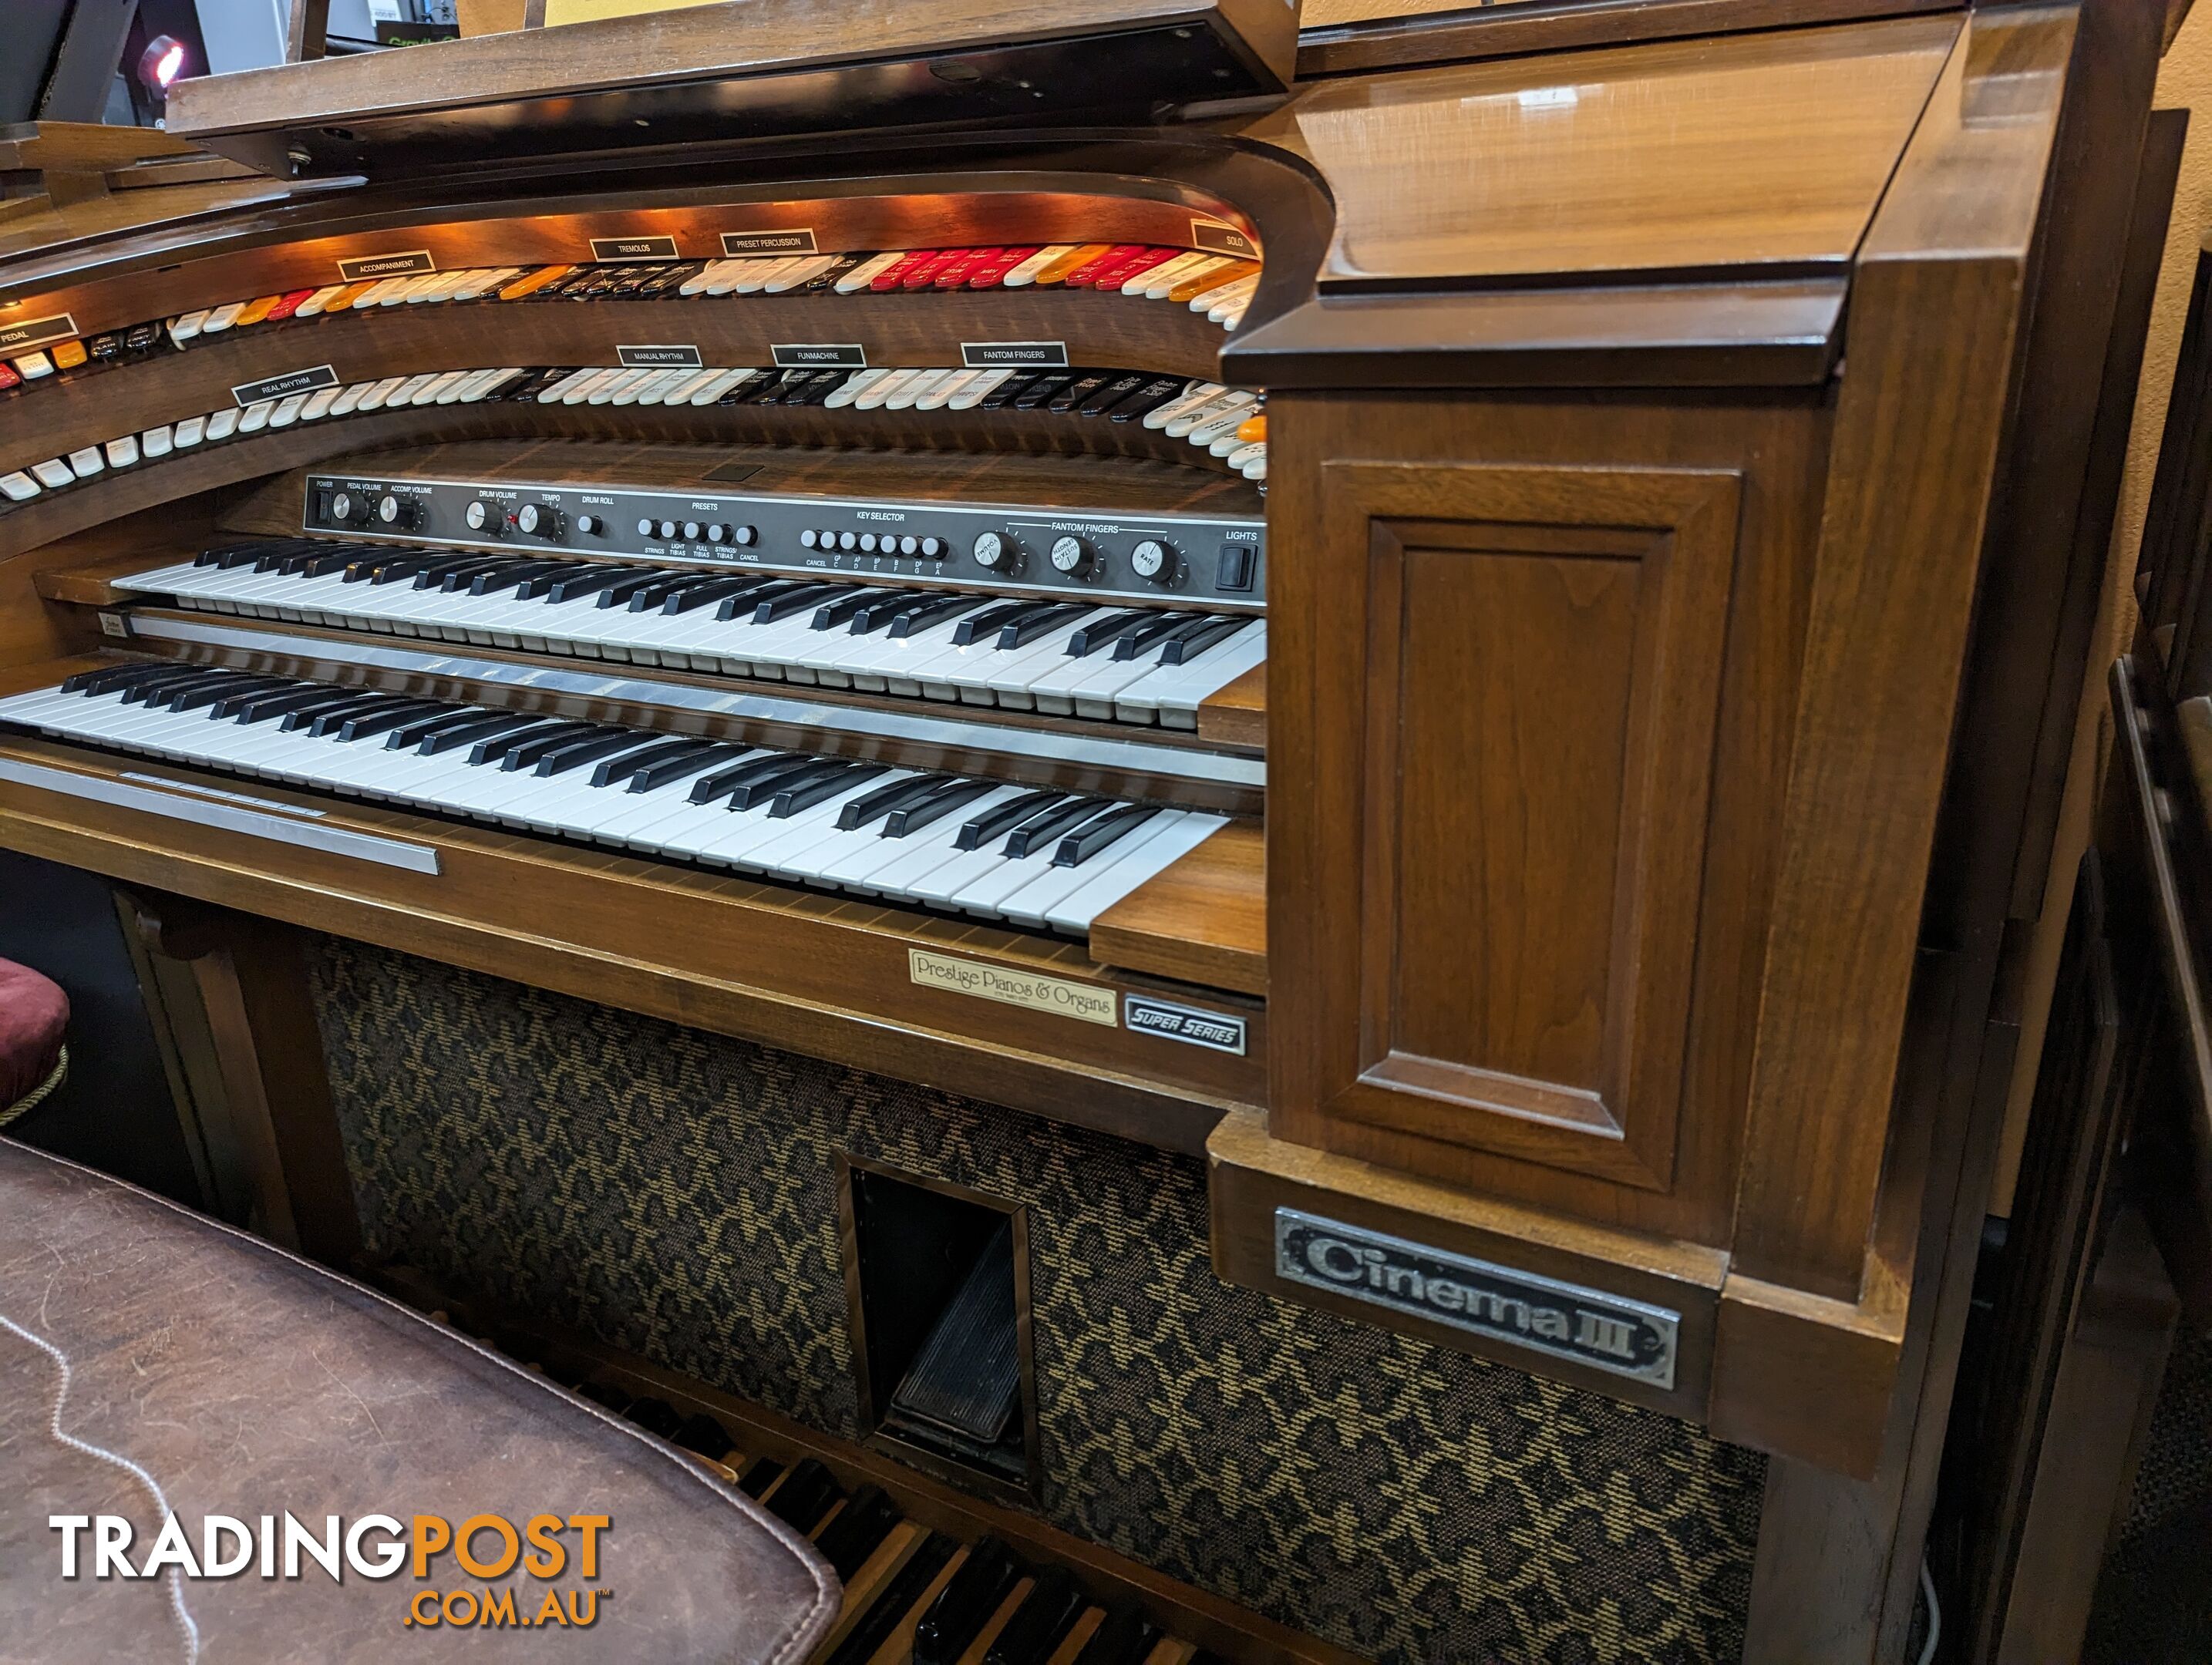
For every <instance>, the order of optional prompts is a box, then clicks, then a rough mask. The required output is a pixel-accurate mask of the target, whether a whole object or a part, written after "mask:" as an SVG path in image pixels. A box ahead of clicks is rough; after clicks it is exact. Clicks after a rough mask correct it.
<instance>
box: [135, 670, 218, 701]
mask: <svg viewBox="0 0 2212 1665" xmlns="http://www.w3.org/2000/svg"><path fill="white" fill-rule="evenodd" d="M207 675H208V667H207V666H206V665H164V666H162V668H161V671H159V672H158V673H157V674H155V675H154V676H151V677H143V678H138V679H137V680H135V681H133V682H131V683H129V684H126V685H125V687H124V689H123V703H124V704H125V705H143V704H145V703H146V702H147V701H148V700H149V699H150V698H151V697H152V696H154V695H155V694H156V693H158V692H159V691H160V690H162V689H164V688H168V687H172V686H173V685H174V684H178V683H187V682H197V681H199V680H200V679H201V678H204V677H205V676H207Z"/></svg>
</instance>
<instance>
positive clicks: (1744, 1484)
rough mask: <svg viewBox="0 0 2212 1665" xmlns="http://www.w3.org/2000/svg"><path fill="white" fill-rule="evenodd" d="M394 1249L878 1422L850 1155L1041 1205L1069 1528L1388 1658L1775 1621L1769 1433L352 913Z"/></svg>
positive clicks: (1590, 1648)
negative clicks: (1666, 1406)
mask: <svg viewBox="0 0 2212 1665" xmlns="http://www.w3.org/2000/svg"><path fill="white" fill-rule="evenodd" d="M315 984H316V995H317V1002H318V1006H319V1013H320V1017H321V1023H322V1029H323V1038H324V1044H325V1050H326V1052H327V1053H328V1055H329V1060H330V1066H331V1081H332V1086H333V1090H334V1092H335V1095H336V1097H337V1106H338V1115H339V1118H340V1121H341V1123H342V1125H343V1128H344V1133H345V1138H346V1143H347V1147H348V1154H349V1161H350V1163H351V1164H352V1166H353V1169H354V1175H355V1184H356V1190H357V1192H358V1194H359V1197H360V1201H361V1206H362V1220H363V1224H364V1227H365V1229H366V1230H367V1231H368V1237H369V1240H370V1244H371V1247H372V1249H374V1251H375V1252H377V1253H379V1254H382V1255H394V1256H398V1257H399V1258H402V1259H404V1260H405V1261H410V1262H411V1263H412V1264H414V1265H416V1266H418V1267H422V1268H423V1269H424V1270H425V1271H427V1272H429V1273H432V1274H434V1275H435V1276H436V1277H437V1278H439V1279H441V1280H442V1281H444V1282H445V1283H446V1284H447V1285H448V1286H450V1287H453V1288H454V1289H455V1290H456V1291H466V1292H469V1293H473V1294H475V1295H477V1296H478V1297H484V1298H489V1299H494V1300H497V1301H501V1302H503V1303H507V1304H509V1305H511V1306H513V1307H515V1308H518V1309H520V1310H524V1311H526V1312H530V1313H532V1314H535V1315H538V1316H542V1317H544V1318H547V1319H550V1320H555V1321H558V1322H563V1323H567V1324H569V1325H572V1326H574V1327H576V1328H582V1329H586V1330H588V1331H590V1332H592V1333H593V1334H597V1335H599V1336H600V1337H601V1338H602V1339H604V1340H606V1341H608V1342H611V1343H612V1344H614V1345H616V1346H622V1347H625V1348H628V1349H630V1350H632V1351H635V1352H640V1353H642V1354H644V1355H645V1356H647V1357H648V1358H653V1359H655V1360H657V1361H659V1362H660V1363H662V1364H666V1365H668V1366H670V1367H672V1368H674V1369H678V1370H684V1371H686V1372H689V1373H690V1374H692V1375H695V1376H700V1377H702V1378H703V1379H705V1380H706V1381H708V1382H713V1383H714V1384H715V1385H717V1386H718V1387H720V1388H722V1389H726V1390H727V1391H729V1392H731V1393H733V1394H736V1395H739V1396H741V1397H744V1398H746V1399H750V1400H753V1401H758V1402H760V1403H762V1404H765V1405H768V1406H770V1407H774V1408H775V1409H776V1410H779V1411H781V1412H784V1413H787V1414H789V1415H791V1416H793V1417H795V1418H798V1419H800V1420H802V1421H805V1422H806V1423H808V1424H810V1425H813V1426H816V1427H818V1428H821V1429H823V1430H825V1431H829V1432H832V1433H836V1434H840V1435H843V1436H847V1437H852V1436H854V1435H855V1434H856V1433H857V1432H858V1429H857V1427H856V1425H855V1418H856V1402H855V1395H854V1386H853V1381H852V1372H851V1361H850V1348H849V1345H848V1335H847V1321H846V1308H845V1292H844V1282H843V1276H842V1269H841V1267H840V1265H839V1261H838V1255H839V1247H838V1234H837V1212H836V1182H835V1176H834V1170H833V1165H832V1157H833V1154H834V1153H835V1152H837V1151H840V1150H842V1151H846V1152H850V1153H852V1154H853V1155H855V1156H859V1157H862V1158H869V1159H872V1160H873V1161H875V1162H878V1163H880V1164H887V1165H889V1166H891V1167H894V1168H897V1169H901V1170H907V1171H910V1172H914V1173H916V1174H920V1175H925V1176H932V1177H935V1178H939V1179H943V1180H946V1181H951V1182H955V1183H957V1184H960V1185H963V1186H967V1187H969V1188H974V1189H975V1190H978V1191H982V1192H986V1193H988V1194H993V1195H995V1196H999V1197H1001V1198H1005V1199H1008V1200H1018V1201H1019V1202H1021V1203H1024V1204H1025V1205H1026V1206H1027V1208H1028V1211H1029V1218H1030V1262H1031V1263H1030V1288H1031V1291H1032V1298H1033V1303H1034V1307H1035V1311H1034V1315H1033V1316H1034V1331H1035V1346H1036V1374H1037V1379H1038V1392H1039V1398H1040V1401H1041V1402H1040V1405H1039V1419H1040V1423H1041V1425H1042V1443H1043V1459H1044V1468H1045V1472H1046V1480H1045V1495H1044V1498H1043V1503H1042V1513H1043V1514H1044V1515H1045V1516H1047V1517H1048V1519H1050V1520H1051V1521H1052V1522H1053V1523H1054V1524H1055V1525H1057V1526H1060V1527H1061V1528H1065V1529H1066V1530H1069V1531H1072V1532H1074V1533H1078V1534H1081V1535H1083V1536H1085V1537H1087V1538H1090V1539H1091V1540H1095V1541H1097V1542H1099V1543H1102V1544H1105V1545H1108V1546H1109V1547H1112V1548H1114V1549H1116V1550H1119V1551H1121V1552H1122V1553H1126V1554H1127V1555H1130V1556H1132V1557H1133V1558H1135V1559H1139V1560H1141V1561H1144V1562H1146V1563H1147V1564H1149V1565H1152V1566H1155V1567H1157V1568H1158V1569H1159V1570H1161V1571H1164V1572H1166V1573H1168V1574H1170V1575H1171V1576H1173V1577H1178V1578H1182V1579H1185V1580H1187V1581H1188V1582H1190V1583H1195V1584H1198V1585H1200V1586H1202V1587H1204V1588H1206V1589H1211V1590H1213V1591H1216V1592H1218V1594H1220V1595H1225V1596H1227V1597H1229V1598H1230V1599H1231V1600H1234V1601H1240V1602H1243V1603H1244V1604H1245V1605H1247V1606H1249V1607H1253V1608H1255V1609H1257V1610H1258V1611H1260V1612H1262V1613H1267V1614H1269V1615H1270V1616H1272V1617H1273V1618H1276V1619H1280V1620H1282V1621H1284V1622H1285V1623H1287V1624H1291V1625H1293V1626H1297V1627H1298V1628H1300V1629H1302V1630H1305V1631H1308V1632H1312V1633H1314V1634H1316V1635H1317V1636H1320V1637H1322V1638H1326V1639H1328V1640H1329V1641H1331V1642H1334V1643H1336V1644H1339V1645H1340V1646H1344V1647H1346V1648H1350V1649H1352V1650H1354V1651H1356V1652H1358V1653H1360V1654H1363V1655H1365V1656H1370V1657H1373V1658H1375V1659H1376V1660H1378V1661H1383V1662H1389V1665H1401V1662H1402V1665H1413V1662H1422V1665H1443V1662H1455V1665H1459V1662H1474V1661H1491V1660H1496V1661H1501V1662H1516V1665H1517V1662H1523V1661H1526V1662H1540V1661H1541V1662H1545V1665H1585V1662H1588V1665H1599V1662H1604V1665H1611V1662H1653V1665H1703V1662H1719V1661H1734V1660H1735V1659H1737V1658H1738V1657H1739V1656H1740V1655H1741V1649H1742V1622H1743V1613H1744V1609H1745V1606H1746V1603H1747V1599H1748V1591H1749V1583H1750V1571H1751V1560H1752V1551H1753V1542H1754V1540H1755V1537H1756V1534H1757V1529H1758V1519H1759V1495H1760V1486H1761V1483H1762V1481H1763V1479H1764V1465H1763V1461H1762V1460H1761V1459H1760V1458H1759V1456H1757V1455H1755V1454H1754V1453H1752V1452H1749V1451H1746V1450H1742V1449H1738V1448H1735V1447H1732V1446H1729V1445H1725V1444H1723V1443H1719V1442H1717V1441H1716V1440H1714V1439H1712V1438H1711V1437H1709V1436H1707V1435H1705V1434H1704V1433H1703V1432H1702V1431H1699V1430H1697V1429H1694V1428H1692V1427H1689V1426H1686V1425H1683V1424H1680V1423H1678V1422H1674V1421H1673V1420H1671V1419H1667V1418H1664V1417H1661V1416H1657V1415H1655V1414H1652V1413H1647V1412H1643V1411H1638V1410H1633V1409H1631V1408H1628V1407H1623V1406H1620V1405H1617V1404H1614V1403H1613V1401H1609V1400H1606V1399H1603V1398H1601V1397H1598V1396H1595V1395H1589V1394H1585V1393H1581V1392H1578V1391H1575V1390H1571V1389H1565V1388H1562V1387H1559V1386H1557V1385H1555V1384H1553V1383H1551V1382H1542V1381H1539V1380H1537V1379H1535V1378H1533V1377H1530V1376H1522V1375H1521V1374H1519V1373H1518V1372H1516V1371H1513V1370H1505V1369H1502V1368H1498V1367H1496V1366H1492V1365H1488V1364H1484V1363H1482V1362H1480V1361H1478V1360H1474V1359H1470V1358H1462V1357H1461V1356H1459V1355H1457V1354H1455V1353H1451V1352H1444V1351H1442V1350H1439V1349H1436V1348H1432V1347H1430V1346H1426V1345H1424V1344H1420V1343H1417V1342H1414V1341H1412V1340H1407V1339H1404V1338H1402V1337H1396V1336H1392V1335H1389V1334H1386V1333H1384V1332H1383V1331H1381V1330H1379V1329H1375V1328H1369V1327H1366V1326H1364V1325H1357V1324H1352V1323H1348V1322H1344V1321H1342V1320H1340V1319H1337V1318H1334V1317H1332V1316H1328V1315H1325V1314H1322V1313H1316V1312H1312V1311H1308V1310H1302V1309H1298V1308H1295V1307H1291V1306H1288V1305H1285V1304H1284V1303H1279V1302H1277V1301H1275V1300H1273V1298H1272V1297H1266V1296H1261V1295H1258V1294H1255V1293H1253V1292H1251V1291H1244V1290H1238V1289H1232V1288H1230V1287H1228V1286H1227V1285H1224V1284H1222V1283H1221V1282H1219V1281H1218V1279H1216V1278H1215V1277H1214V1276H1213V1273H1212V1267H1211V1264H1210V1262H1209V1260H1208V1255H1207V1248H1206V1181H1205V1174H1204V1170H1203V1168H1202V1166H1201V1164H1199V1163H1197V1162H1194V1161H1192V1160H1190V1159H1188V1158H1180V1157H1174V1156H1170V1155H1168V1154H1166V1153H1164V1152H1156V1151H1152V1150H1150V1149H1147V1148H1146V1147H1143V1146H1140V1145H1132V1144H1128V1143H1126V1142H1124V1141H1121V1140H1119V1139H1112V1138H1109V1137H1107V1136H1104V1135H1100V1134H1092V1133H1084V1132H1081V1131H1079V1130H1075V1129H1071V1128H1066V1127H1059V1126H1056V1125H1054V1124H1051V1123H1048V1122H1044V1121H1038V1120H1036V1119H1033V1118H1030V1117H1028V1116H1025V1115H1018V1114H1015V1113H1012V1112H1009V1111H1006V1110H1003V1109H994V1108H992V1107H987V1106H984V1105H980V1104H976V1103H972V1102H969V1101H967V1100H963V1099H960V1098H957V1097H951V1096H948V1095H945V1094H941V1093H936V1092H932V1091H927V1090H924V1089H921V1088H917V1087H914V1086H911V1085H908V1084H905V1083H902V1082H897V1081H893V1080H889V1079H884V1078H881V1077H877V1076H872V1075H868V1074H866V1073H860V1072H858V1071H852V1070H845V1069H841V1068H837V1067H835V1066H829V1065H824V1064H821V1063H817V1062H816V1061H814V1060H808V1059H804V1058H799V1057H796V1056H793V1055H792V1054H785V1053H779V1052H775V1051H772V1050H769V1049H768V1048H761V1047H757V1046H752V1045H750V1044H747V1043H745V1042H739V1041H734V1040H730V1039H727V1038H725V1037H722V1036H713V1035H708V1034H704V1033H701V1032H699V1031H696V1030H684V1029H679V1028H677V1027H674V1026H671V1025H669V1024H662V1023H659V1022H656V1021H654V1020H652V1019H649V1018H638V1017H635V1016H633V1015H631V1014H629V1013H627V1012H617V1011H613V1010H611V1009H609V1008H605V1007H600V1006H591V1005H587V1004H585V1003H583V1002H580V1001H575V1000H568V999H565V998H563V997H561V996H557V995H552V994H544V993H543V992H541V991H538V990H532V989H527V988H524V987H518V986H516V985H513V984H509V983H505V982H501V981H495V980H494V979H491V978H489V977H483V976H478V975H474V974H471V973H468V972H464V971H459V970H455V969H451V968H448V967H444V966H440V965H435V964H432V963H428V962H423V961H419V960H414V959H410V958H407V957H403V956H400V955H396V954H392V953H388V952H386V951H382V950H379V949H374V948H368V947H364V946H362V945H356V944H351V943H345V942H341V941H337V940H335V939H326V940H325V941H324V942H323V943H322V944H321V945H320V946H319V951H318V953H317V956H316V964H315Z"/></svg>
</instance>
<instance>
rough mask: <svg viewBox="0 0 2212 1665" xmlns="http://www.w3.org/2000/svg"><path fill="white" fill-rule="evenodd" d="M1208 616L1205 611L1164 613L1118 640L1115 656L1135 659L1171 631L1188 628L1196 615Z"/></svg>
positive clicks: (1115, 645)
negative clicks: (1196, 612) (1198, 612)
mask: <svg viewBox="0 0 2212 1665" xmlns="http://www.w3.org/2000/svg"><path fill="white" fill-rule="evenodd" d="M1194 617H1198V618H1203V617H1208V616H1207V615H1206V614H1203V613H1200V614H1191V613H1162V614H1160V615H1159V616H1158V617H1156V618H1152V619H1149V620H1147V621H1146V623H1142V624H1139V626H1137V627H1136V629H1133V630H1131V631H1129V632H1128V633H1127V634H1126V635H1123V636H1122V637H1121V640H1120V641H1116V642H1115V644H1114V657H1115V659H1134V658H1136V657H1137V655H1138V654H1139V653H1143V652H1144V651H1145V649H1146V648H1147V647H1151V646H1152V644H1153V643H1154V642H1156V641H1158V640H1159V639H1160V638H1161V637H1162V636H1164V635H1167V634H1168V633H1169V632H1170V631H1173V630H1181V629H1188V626H1189V624H1190V623H1191V621H1192V619H1193V618H1194Z"/></svg>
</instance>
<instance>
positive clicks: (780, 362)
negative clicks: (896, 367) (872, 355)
mask: <svg viewBox="0 0 2212 1665" xmlns="http://www.w3.org/2000/svg"><path fill="white" fill-rule="evenodd" d="M769 352H770V353H772V354H774V355H775V365H776V368H778V369H779V370H865V369H866V368H868V349H866V347H864V346H862V345H861V344H860V343H859V342H857V341H783V342H777V343H773V344H772V345H771V346H770V347H769Z"/></svg>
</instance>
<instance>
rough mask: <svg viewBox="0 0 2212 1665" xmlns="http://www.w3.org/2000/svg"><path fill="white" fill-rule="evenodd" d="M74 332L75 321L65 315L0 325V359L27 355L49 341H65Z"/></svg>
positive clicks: (49, 315)
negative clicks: (17, 354)
mask: <svg viewBox="0 0 2212 1665" xmlns="http://www.w3.org/2000/svg"><path fill="white" fill-rule="evenodd" d="M76 332H77V330H76V319H74V318H72V317H70V315H69V314H68V313H48V314H47V315H46V317H44V318H27V319H24V320H23V321H22V322H21V324H9V325H0V358H5V357H8V356H9V355H12V354H15V353H27V352H29V351H30V350H32V349H33V348H36V347H43V346H45V345H46V343H48V342H50V341H67V340H69V339H70V337H73V336H74V335H76Z"/></svg>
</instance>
